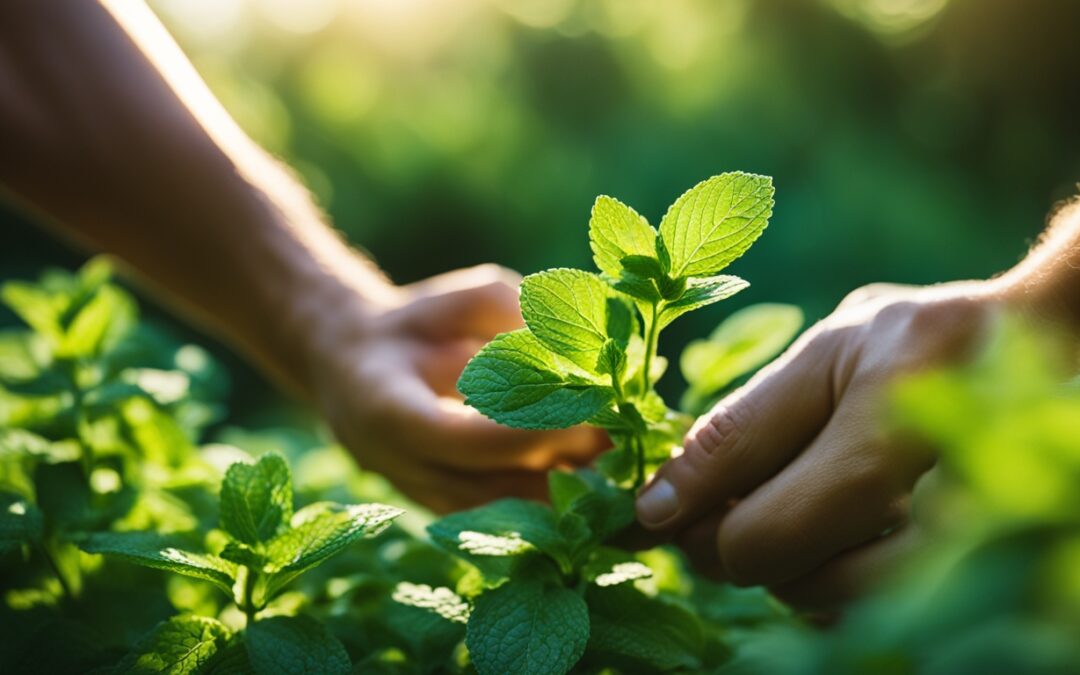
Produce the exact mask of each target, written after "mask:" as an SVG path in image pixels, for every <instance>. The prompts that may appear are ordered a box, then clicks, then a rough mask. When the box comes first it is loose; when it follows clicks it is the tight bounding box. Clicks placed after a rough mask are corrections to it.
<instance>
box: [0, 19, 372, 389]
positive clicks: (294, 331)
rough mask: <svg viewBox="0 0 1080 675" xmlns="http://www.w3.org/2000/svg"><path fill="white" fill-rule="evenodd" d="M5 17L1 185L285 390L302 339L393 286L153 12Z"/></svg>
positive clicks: (295, 375) (299, 360) (298, 369)
mask: <svg viewBox="0 0 1080 675" xmlns="http://www.w3.org/2000/svg"><path fill="white" fill-rule="evenodd" d="M0 13H2V14H6V15H7V16H4V20H3V21H2V22H0V23H3V24H4V25H5V26H6V28H0V33H2V34H3V39H2V40H0V45H2V46H0V50H2V51H0V58H2V60H0V115H2V116H3V119H2V124H0V145H2V146H3V147H4V148H5V150H4V152H3V155H2V158H0V180H2V181H3V182H4V183H5V184H6V185H7V187H8V188H9V189H10V190H11V191H13V192H14V193H15V194H16V195H17V196H19V197H20V198H21V199H22V200H23V201H26V202H28V203H30V204H31V205H33V206H34V207H36V208H37V209H38V210H40V211H43V212H45V213H46V214H47V215H48V216H49V217H50V219H51V220H52V221H53V222H55V223H56V224H58V225H59V226H60V227H62V228H63V229H64V230H66V231H68V232H70V233H71V234H73V235H74V236H75V237H76V238H77V239H79V240H80V241H82V242H84V243H86V244H88V245H91V246H93V247H95V248H100V249H102V250H105V251H108V252H109V253H112V254H114V255H116V256H117V257H119V258H121V259H122V260H124V261H125V262H126V263H128V264H129V265H130V266H131V267H133V268H134V269H135V270H137V271H138V272H139V273H140V274H141V275H142V276H143V277H145V278H146V279H148V280H149V281H150V282H152V284H153V285H154V286H155V287H156V288H157V289H159V290H161V291H163V292H164V294H165V295H166V297H167V299H169V300H172V301H174V302H175V303H176V304H177V305H179V306H180V307H181V308H182V309H184V310H186V311H188V312H189V313H190V314H192V315H194V316H195V317H196V318H197V319H200V320H202V321H203V323H204V324H206V325H207V326H208V327H210V328H211V329H212V330H214V331H216V332H218V333H220V334H222V335H223V337H225V338H226V339H228V340H230V341H232V342H233V343H234V344H236V345H237V346H238V347H239V348H241V349H242V350H243V351H245V352H246V353H247V354H248V355H249V356H251V357H252V358H253V359H254V360H256V361H257V362H258V363H260V364H261V365H262V366H264V367H265V368H266V369H267V370H269V371H270V372H271V373H272V374H273V375H275V376H276V377H278V378H279V379H281V380H283V381H285V382H286V383H288V384H291V385H293V386H295V387H297V388H300V389H304V388H306V385H307V383H306V382H305V381H304V380H305V364H304V363H303V359H304V347H303V344H302V343H303V342H304V337H303V335H302V333H303V329H304V326H306V325H310V323H311V320H312V319H313V318H314V317H315V316H316V315H318V314H320V313H322V312H323V311H324V310H325V309H326V308H333V307H340V304H341V302H343V299H344V298H348V302H358V301H362V299H363V298H365V297H367V298H370V299H371V301H372V302H374V303H378V302H382V301H383V299H384V298H383V297H382V296H384V295H385V294H387V293H389V285H388V284H387V283H386V282H385V281H384V280H383V279H382V277H381V275H379V273H378V272H377V270H376V269H375V268H374V267H373V266H372V265H370V263H367V261H364V260H362V259H361V258H359V257H358V256H356V255H355V254H354V253H353V252H351V251H350V250H348V248H347V247H346V246H345V245H344V244H343V243H341V242H340V241H339V240H338V238H337V237H336V235H335V234H334V233H333V232H332V231H331V230H330V229H329V228H327V227H325V226H324V225H323V223H322V222H321V217H320V215H319V213H318V211H317V209H316V208H315V207H314V206H313V204H312V203H311V201H310V199H309V198H308V195H307V194H306V192H305V191H304V190H303V188H302V187H301V186H300V185H299V184H298V183H297V182H296V181H295V180H293V179H292V178H291V177H290V176H289V175H288V173H287V172H286V171H284V170H283V169H282V168H281V167H280V166H279V165H277V164H276V163H275V162H274V161H273V160H271V159H270V158H269V157H268V156H266V155H265V153H263V152H262V151H261V150H260V149H259V148H258V147H257V146H256V145H255V144H254V143H252V142H251V141H250V139H248V138H247V137H246V136H245V135H244V134H243V133H242V132H241V131H240V130H239V129H238V128H237V127H236V125H235V124H234V123H233V121H232V120H231V119H230V118H229V116H228V114H227V113H226V112H225V111H224V110H223V109H222V108H221V107H220V105H219V104H218V102H217V101H216V100H215V99H214V97H213V96H212V95H211V94H210V92H209V91H208V90H207V89H206V87H205V85H204V84H203V83H202V82H201V80H200V79H199V78H198V76H197V75H196V74H195V72H194V70H193V68H192V67H191V65H190V63H188V62H187V60H186V59H185V58H184V57H183V55H182V54H181V53H180V51H179V49H178V48H177V47H176V46H175V44H174V43H173V42H172V41H171V39H170V38H169V37H168V35H167V34H166V33H165V31H164V29H163V28H162V27H161V26H160V24H158V23H157V22H156V20H155V19H154V17H153V16H152V14H150V12H149V10H147V9H146V8H145V7H144V6H143V5H142V4H141V3H133V2H118V3H113V4H112V5H111V6H110V7H109V8H105V7H103V6H101V5H98V4H97V3H88V2H85V1H84V0H74V1H70V2H69V1H55V2H34V1H32V0H29V1H28V0H19V1H16V2H14V3H12V4H11V5H9V6H8V7H7V8H5V9H4V10H0Z"/></svg>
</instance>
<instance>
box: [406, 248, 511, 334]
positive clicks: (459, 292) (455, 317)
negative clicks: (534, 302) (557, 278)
mask: <svg viewBox="0 0 1080 675" xmlns="http://www.w3.org/2000/svg"><path fill="white" fill-rule="evenodd" d="M520 280H521V277H520V276H519V275H517V273H515V272H512V271H511V270H508V269H505V268H502V267H499V266H497V265H479V266H477V267H471V268H468V269H464V270H456V271H454V272H449V273H447V274H443V275H439V276H437V277H432V278H431V279H427V280H425V281H422V282H419V283H418V284H415V285H414V286H413V287H412V290H413V292H414V295H413V299H412V301H410V302H409V303H408V304H406V305H405V306H404V307H403V308H401V310H399V312H400V317H399V318H400V321H401V326H402V328H403V329H404V330H406V331H408V332H412V333H416V334H419V335H422V336H424V337H426V338H429V339H448V338H462V337H474V338H479V339H483V340H487V339H489V338H491V337H492V336H494V335H496V334H497V333H503V332H506V331H511V330H516V329H518V328H521V327H522V326H524V325H525V324H524V322H523V321H522V319H521V310H520V309H519V307H518V284H519V283H520Z"/></svg>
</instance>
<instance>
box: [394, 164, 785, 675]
mask: <svg viewBox="0 0 1080 675" xmlns="http://www.w3.org/2000/svg"><path fill="white" fill-rule="evenodd" d="M772 194H773V191H772V184H771V181H770V180H769V179H768V178H765V177H761V176H751V175H749V174H742V173H734V174H724V175H722V176H717V177H714V178H711V179H709V180H707V181H705V182H703V183H701V184H699V185H698V186H696V187H695V188H693V189H691V190H690V191H689V192H687V193H686V194H684V195H683V196H682V197H680V198H679V200H678V201H677V202H676V203H675V204H674V205H673V206H672V207H671V209H669V211H668V214H667V215H666V216H665V217H664V220H663V221H662V223H661V226H660V230H659V232H658V231H657V230H656V229H654V228H653V227H652V226H650V225H649V223H648V222H647V221H646V220H645V219H644V218H643V217H642V216H640V215H639V214H637V213H636V212H635V211H634V210H633V209H631V208H630V207H628V206H626V205H624V204H622V203H621V202H619V201H617V200H615V199H612V198H610V197H600V198H598V199H597V200H596V203H595V204H594V206H593V210H592V218H591V220H590V223H589V239H590V244H591V246H592V251H593V259H594V261H595V262H596V266H597V267H598V268H599V269H600V271H601V272H602V273H603V275H602V276H601V275H597V274H593V273H590V272H585V271H582V270H571V269H555V270H549V271H546V272H540V273H538V274H533V275H531V276H528V277H526V278H525V279H524V281H523V282H522V286H521V312H522V316H523V317H524V319H525V323H526V325H527V326H528V328H527V329H525V330H520V331H516V332H514V333H507V334H504V335H500V336H498V337H496V338H495V339H494V340H493V341H491V342H490V343H489V344H488V345H487V346H486V347H484V348H483V349H481V351H480V352H479V353H478V354H477V355H476V357H474V358H473V360H472V361H470V363H469V364H468V366H467V367H466V368H465V372H464V373H463V374H462V376H461V379H460V380H459V381H458V388H459V390H460V391H461V392H462V393H463V394H464V395H465V401H466V403H468V404H469V405H471V406H473V407H475V408H476V409H477V410H479V411H480V412H482V413H484V414H485V415H487V416H488V417H490V418H492V419H493V420H495V421H497V422H500V423H502V424H506V425H509V426H514V427H520V428H526V429H553V428H562V427H569V426H573V425H576V424H580V423H582V422H588V423H589V424H593V425H596V426H599V427H602V428H604V429H605V430H607V432H608V434H609V436H610V437H611V439H612V441H613V442H614V444H615V448H614V449H613V450H611V451H610V452H609V453H608V454H607V455H605V456H604V457H602V458H601V460H600V461H599V462H598V464H597V466H598V468H599V469H600V472H599V473H598V472H595V471H591V470H582V471H578V472H575V473H567V472H553V473H551V474H550V479H549V491H550V494H551V502H552V506H553V507H554V508H553V509H548V508H546V507H544V506H541V505H539V504H533V503H529V502H522V501H520V500H503V501H501V502H497V503H495V504H491V505H488V506H485V507H481V508H479V509H474V510H473V511H468V512H465V513H459V514H454V515H451V516H448V517H446V518H443V519H442V520H440V521H438V522H436V523H434V524H432V525H431V526H430V527H429V528H428V531H429V532H430V533H431V536H432V538H433V539H434V540H435V542H436V543H438V544H439V545H441V546H443V547H444V548H445V549H446V550H447V551H449V552H452V553H455V554H456V555H458V556H460V557H462V558H463V559H464V560H467V561H468V562H470V563H471V564H473V565H474V566H475V567H476V568H477V569H478V570H479V571H480V573H481V574H482V575H483V577H484V578H485V581H486V584H488V585H497V584H502V585H498V586H497V588H496V589H495V590H490V589H486V586H481V587H480V588H475V587H473V588H468V589H466V591H467V592H466V593H465V595H466V596H467V597H470V598H473V602H474V607H473V611H472V613H471V614H470V615H469V619H468V638H467V645H468V647H469V651H470V655H471V656H472V658H473V662H474V664H475V665H476V667H477V669H478V670H479V671H480V673H481V675H488V674H492V675H494V674H495V673H507V672H537V673H541V672H542V673H563V672H566V671H568V670H569V669H570V668H571V667H572V666H573V665H574V664H575V663H576V662H577V660H578V659H579V658H580V657H581V655H582V652H583V650H582V649H580V648H578V646H579V645H584V641H585V639H586V636H588V635H589V632H590V629H589V625H590V622H596V623H597V625H598V627H599V632H598V633H597V636H596V637H595V638H594V639H593V640H592V641H590V643H589V644H590V650H593V651H595V652H596V654H597V655H598V656H599V657H600V658H601V659H602V663H604V664H608V663H616V664H626V665H627V667H629V668H631V669H645V670H666V669H672V668H679V667H683V668H690V667H696V666H697V665H699V664H700V663H701V658H702V655H703V651H704V638H703V637H702V629H701V627H700V625H699V624H698V623H697V619H696V618H695V617H694V616H693V614H692V613H689V612H687V611H686V610H684V609H682V608H680V607H678V606H676V605H672V604H670V603H667V602H665V601H662V600H660V599H657V598H651V597H649V596H647V595H645V594H644V593H643V592H642V590H641V589H639V588H637V587H636V584H638V583H646V582H647V581H649V580H650V577H652V574H653V572H652V570H651V569H650V568H649V566H648V565H646V564H644V563H643V562H642V561H641V560H638V559H635V558H634V557H633V556H632V555H630V554H627V553H623V552H618V551H617V550H616V549H612V548H609V547H607V546H605V545H604V544H605V542H607V541H608V540H610V539H611V538H612V537H614V536H616V535H617V534H618V533H619V532H620V531H622V530H623V529H624V528H626V526H627V525H629V524H630V523H631V522H633V520H634V500H633V493H632V492H631V491H630V490H628V489H627V488H628V487H636V486H639V485H641V484H642V483H643V482H644V480H645V477H646V475H647V473H648V472H649V471H651V470H653V469H654V468H655V467H657V466H659V465H660V464H662V463H663V462H664V461H666V460H667V459H669V458H670V457H671V454H672V452H673V451H674V449H675V447H676V446H677V445H678V444H679V443H680V442H681V440H682V436H683V434H684V433H685V431H686V429H687V428H688V426H689V423H690V419H689V418H688V417H686V416H683V415H680V414H678V413H676V412H674V411H672V410H669V409H668V407H667V405H666V404H665V403H664V401H663V399H662V398H661V397H660V396H659V395H658V394H657V393H656V391H655V390H654V388H653V386H654V385H655V383H656V381H657V379H659V377H660V376H661V375H662V374H663V372H664V366H665V362H664V361H663V359H661V358H660V357H659V356H658V355H657V353H656V352H657V345H658V341H659V336H660V332H661V331H662V330H663V329H664V328H665V327H667V326H668V325H669V324H670V323H671V322H672V321H673V320H675V319H676V318H678V317H679V316H681V315H683V314H685V313H687V312H690V311H693V310H696V309H700V308H702V307H705V306H707V305H711V304H713V303H715V302H718V301H720V300H723V299H725V298H728V297H730V296H732V295H734V294H735V293H737V292H739V291H740V290H742V289H744V288H746V286H747V283H746V282H745V281H743V280H742V279H740V278H738V277H734V276H728V275H718V274H717V273H718V272H719V271H721V270H722V269H723V268H724V267H726V266H727V265H728V264H729V263H730V262H732V261H733V260H735V259H736V258H737V257H739V256H740V255H742V253H744V252H745V251H746V249H747V248H748V247H749V246H750V244H751V243H753V241H754V240H755V239H756V238H757V237H758V236H759V235H760V234H761V231H762V230H763V229H764V227H765V225H766V224H767V221H768V217H769V215H770V213H771V211H772ZM754 337H763V336H754ZM749 339H753V337H751V338H749ZM788 339H790V336H789V335H784V336H783V341H784V342H786V341H787V340H788ZM586 587H587V588H589V589H590V590H588V591H585V588H586ZM597 589H603V591H602V592H601V591H598V590H597ZM459 590H460V589H459ZM593 598H595V599H596V602H597V603H599V604H598V605H597V607H596V608H593V607H592V602H593V600H592V599H593ZM587 602H588V603H589V604H588V605H587V604H586V603H587ZM414 604H415V603H414ZM587 606H588V607H589V609H588V610H587V609H586V607H587ZM621 611H626V613H627V614H628V616H630V617H632V619H633V621H634V622H637V623H632V624H629V625H626V626H624V625H623V624H622V623H620V622H619V619H618V614H619V612H621ZM530 612H534V613H532V614H530ZM552 612H559V613H565V614H566V616H565V617H563V616H561V614H560V615H559V617H558V618H555V617H551V613H552ZM650 612H655V613H656V614H657V616H660V617H665V618H670V619H671V620H672V622H673V623H672V633H671V634H668V633H667V632H664V630H663V629H662V630H660V631H658V632H657V633H656V634H655V635H649V634H648V626H649V616H648V615H649V613H650ZM567 617H573V618H572V619H571V618H567ZM554 621H564V622H569V621H572V622H573V626H574V630H573V632H572V633H565V632H564V633H559V632H558V630H563V631H566V630H567V627H566V626H561V627H559V629H558V630H556V628H555V627H553V626H551V625H549V624H550V623H551V622H554ZM571 636H573V637H574V638H578V639H580V642H573V643H571V642H569V641H570V640H571ZM569 644H573V645H574V648H573V649H570V648H568V647H567V645H569ZM556 647H558V648H556Z"/></svg>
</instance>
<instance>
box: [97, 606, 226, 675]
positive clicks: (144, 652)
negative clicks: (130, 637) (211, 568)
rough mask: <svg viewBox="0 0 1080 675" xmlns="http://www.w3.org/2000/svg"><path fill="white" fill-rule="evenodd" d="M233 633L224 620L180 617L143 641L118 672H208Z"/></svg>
mask: <svg viewBox="0 0 1080 675" xmlns="http://www.w3.org/2000/svg"><path fill="white" fill-rule="evenodd" d="M230 635H231V633H230V631H229V629H228V628H226V627H225V626H224V625H223V624H222V623H221V622H220V621H217V620H216V619H211V618H209V617H203V616H176V617H173V618H171V619H169V620H168V621H165V622H163V623H161V624H160V625H158V626H157V627H156V628H154V629H153V630H152V631H150V633H148V634H147V635H146V636H145V637H144V638H142V639H141V640H140V641H139V642H138V644H136V645H135V648H134V649H133V650H132V651H131V652H130V653H129V654H128V655H127V656H126V657H124V659H123V660H122V661H120V663H118V664H117V666H116V668H115V672H118V673H138V674H145V675H149V674H150V673H167V674H168V675H195V674H196V673H205V672H207V670H209V666H210V664H211V663H213V661H214V657H215V656H216V655H218V654H219V652H221V651H222V650H223V649H224V648H225V647H226V646H227V644H228V641H229V638H230Z"/></svg>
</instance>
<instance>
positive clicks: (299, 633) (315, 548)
mask: <svg viewBox="0 0 1080 675" xmlns="http://www.w3.org/2000/svg"><path fill="white" fill-rule="evenodd" d="M219 508H220V524H221V528H222V530H223V531H224V532H223V537H222V538H221V539H222V541H221V542H220V546H217V547H215V550H214V551H213V552H211V551H206V550H192V549H194V548H196V547H190V546H187V545H185V542H184V541H183V540H182V539H181V538H177V540H176V541H173V540H169V539H165V538H162V537H160V536H159V535H157V534H154V533H144V532H135V533H126V532H107V533H98V534H92V535H90V536H88V537H87V538H86V539H85V540H84V541H83V542H81V544H80V545H81V548H82V550H83V551H85V552H87V553H98V554H104V555H106V556H112V557H115V558H120V559H122V560H125V561H127V562H131V563H134V564H136V565H143V566H146V567H151V568H155V569H162V570H167V571H169V572H174V573H176V574H181V575H184V576H188V577H194V578H196V579H201V580H203V581H207V582H210V583H211V584H213V585H214V586H216V587H218V588H219V589H220V590H221V591H222V592H224V593H226V594H227V595H228V596H229V597H230V598H232V600H233V601H234V602H235V603H236V606H237V607H238V608H239V609H240V610H241V611H242V612H243V614H244V616H245V617H246V619H247V621H246V629H245V632H244V638H243V639H244V641H245V644H246V645H247V656H248V658H249V659H250V661H251V663H252V665H253V666H255V667H256V668H257V670H258V671H259V672H282V673H287V672H320V673H341V672H346V673H347V672H349V671H350V668H351V664H350V661H349V658H348V656H347V655H346V653H345V650H344V647H342V646H341V644H340V643H339V642H338V641H337V640H336V638H334V637H332V636H331V635H330V634H329V633H328V632H327V631H326V629H325V628H324V627H323V626H321V625H320V624H318V623H317V622H315V621H314V620H313V619H310V618H307V617H304V616H292V617H273V618H266V619H260V618H259V613H260V612H261V611H263V610H264V609H266V607H267V605H268V604H269V603H270V601H271V600H273V599H274V598H275V597H276V596H277V595H279V594H280V593H281V591H282V590H283V589H284V588H285V586H286V585H287V584H288V583H289V582H291V581H292V580H294V579H295V578H296V577H298V576H299V575H301V574H303V573H304V572H306V571H308V570H310V569H311V568H313V567H315V566H317V565H319V564H320V563H322V562H323V561H325V560H327V559H328V558H330V557H332V556H334V555H337V554H338V553H341V552H342V551H343V550H344V549H345V548H346V547H348V546H349V545H350V544H352V543H353V542H355V541H357V540H359V539H361V538H365V537H372V536H375V535H377V534H379V533H380V532H382V531H383V530H384V529H386V528H387V527H389V525H390V523H391V522H392V521H393V520H394V519H395V518H397V517H398V516H400V515H401V514H402V513H403V511H402V510H401V509H398V508H395V507H392V506H385V505H383V504H356V505H348V506H345V505H341V504H335V503H332V502H316V503H314V504H310V505H308V506H305V507H304V508H302V509H300V510H299V511H296V512H295V513H294V512H293V492H292V478H291V475H290V472H289V467H288V465H287V464H286V463H285V460H284V459H282V458H281V457H280V456H278V455H273V454H270V455H264V456H263V457H262V458H260V459H259V461H258V462H256V463H254V464H244V463H236V464H233V465H232V466H231V467H229V470H228V472H227V473H226V474H225V480H224V482H223V483H222V486H221V499H220V507H219ZM231 635H232V633H231V632H230V631H229V629H228V628H226V626H225V625H224V624H223V623H221V622H220V621H217V620H215V619H210V618H206V617H186V618H184V617H180V618H174V619H171V620H170V621H169V622H168V623H166V624H164V625H163V626H161V627H159V628H158V629H156V631H155V632H154V633H153V634H152V635H151V636H150V638H149V639H148V641H146V642H144V643H141V647H140V649H141V651H140V652H139V653H138V654H137V655H136V656H133V657H130V658H133V659H134V660H135V662H139V663H143V662H145V663H149V664H162V663H171V664H173V665H172V666H170V667H178V663H179V662H177V661H176V659H178V658H181V656H182V657H183V658H189V659H196V660H198V661H199V664H200V665H201V664H202V661H203V660H204V659H203V656H205V657H208V656H209V655H210V653H214V654H216V653H218V652H219V651H224V649H225V645H226V644H227V643H228V641H229V638H230V636H231ZM192 640H194V641H196V642H197V643H198V645H199V647H198V649H200V650H201V651H202V652H205V654H202V655H201V656H200V655H185V654H174V653H173V652H174V651H175V647H176V643H177V642H181V643H184V644H186V643H187V642H190V641H192ZM222 658H225V657H222ZM229 658H234V657H229ZM235 658H239V657H235ZM259 664H262V665H261V666H260V665H259ZM155 667H156V666H155ZM183 672H195V671H194V670H184V671H183Z"/></svg>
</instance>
